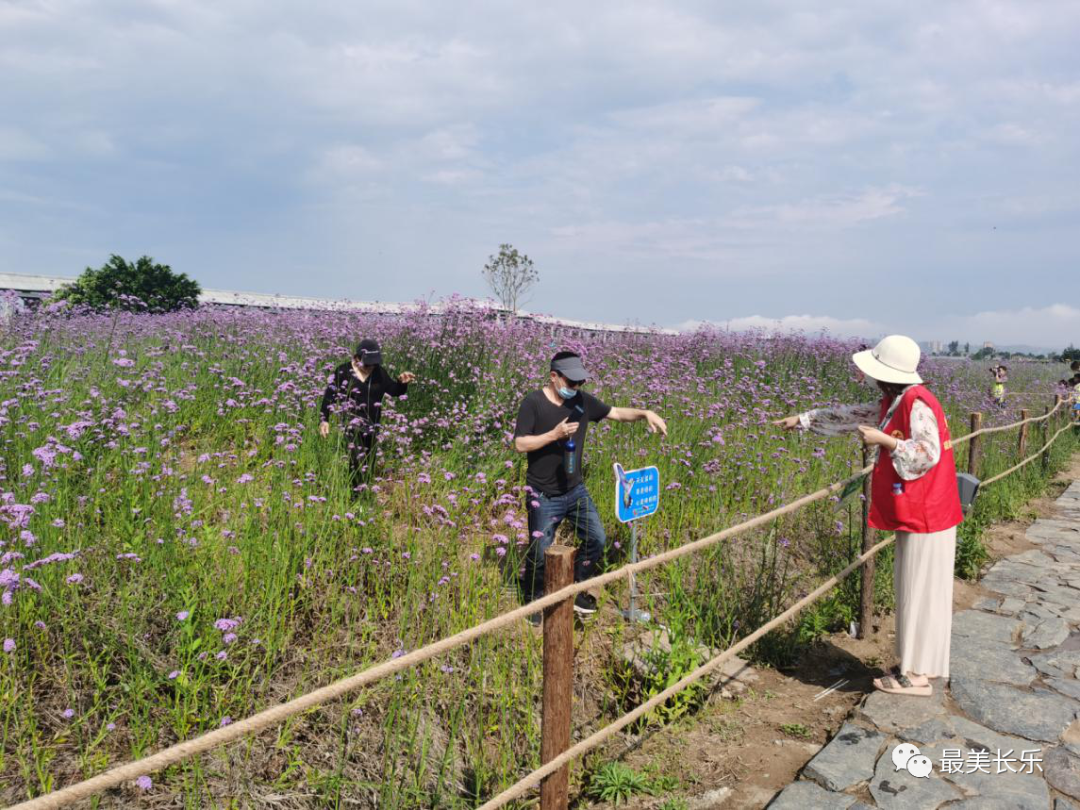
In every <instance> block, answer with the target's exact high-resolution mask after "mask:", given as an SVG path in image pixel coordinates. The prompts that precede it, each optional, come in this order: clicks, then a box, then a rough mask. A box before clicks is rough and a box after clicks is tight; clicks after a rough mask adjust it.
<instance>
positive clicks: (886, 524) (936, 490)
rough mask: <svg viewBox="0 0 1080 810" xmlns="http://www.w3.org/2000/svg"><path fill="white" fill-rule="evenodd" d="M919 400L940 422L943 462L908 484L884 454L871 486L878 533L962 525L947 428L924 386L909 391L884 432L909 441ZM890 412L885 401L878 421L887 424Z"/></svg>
mask: <svg viewBox="0 0 1080 810" xmlns="http://www.w3.org/2000/svg"><path fill="white" fill-rule="evenodd" d="M917 399H921V400H922V401H923V403H924V404H926V405H928V406H929V407H930V410H931V411H933V412H934V417H935V418H936V419H937V423H938V438H939V439H940V441H941V459H940V461H938V463H937V464H935V465H934V466H933V467H932V468H931V469H930V472H928V473H926V475H924V476H922V477H921V478H917V479H915V480H914V481H905V480H904V479H902V478H901V477H900V476H899V475H897V474H896V470H895V469H893V465H892V459H891V458H890V457H889V453H888V452H887V451H886V450H885V449H884V448H880V452H878V459H877V464H876V465H875V466H874V474H873V478H872V481H871V486H870V493H871V494H870V517H869V520H868V521H867V522H868V523H869V524H870V525H871V526H872V527H874V528H875V529H883V530H885V531H900V532H915V533H917V534H930V533H931V532H940V531H944V530H945V529H950V528H952V527H953V526H956V525H957V524H958V523H960V521H962V520H963V519H964V513H963V511H962V510H961V508H960V494H959V492H958V490H957V484H956V462H955V461H954V459H953V450H952V441H951V440H950V438H949V424H948V422H947V421H946V419H945V412H944V411H943V410H942V409H941V403H939V402H938V401H937V399H936V398H935V397H934V395H933V394H931V393H930V392H929V391H928V390H927V389H925V388H924V387H923V386H921V385H914V386H912V387H911V388H909V389H908V390H907V391H906V392H905V393H904V398H903V399H902V400H901V401H900V404H899V405H898V406H897V408H896V411H895V412H894V413H893V415H892V418H891V419H890V420H889V424H887V425H886V426H885V427H884V428H883V430H884V431H885V432H886V433H887V434H889V435H890V436H895V437H896V438H898V439H910V438H911V406H912V405H914V404H915V400H917ZM888 409H889V400H888V399H887V398H886V399H882V401H881V416H880V417H879V418H880V419H884V418H885V414H886V412H887V411H888ZM898 484H899V485H900V486H899V487H897V485H898Z"/></svg>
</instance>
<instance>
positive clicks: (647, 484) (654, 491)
mask: <svg viewBox="0 0 1080 810" xmlns="http://www.w3.org/2000/svg"><path fill="white" fill-rule="evenodd" d="M659 506H660V471H659V470H658V469H656V467H642V468H641V469H640V470H624V469H623V468H622V465H621V464H618V463H616V464H615V515H616V516H617V517H618V518H619V520H620V521H621V522H623V523H629V522H630V521H632V520H637V519H638V518H643V517H648V516H649V515H651V514H652V513H653V512H655V511H656V510H657V508H658V507H659Z"/></svg>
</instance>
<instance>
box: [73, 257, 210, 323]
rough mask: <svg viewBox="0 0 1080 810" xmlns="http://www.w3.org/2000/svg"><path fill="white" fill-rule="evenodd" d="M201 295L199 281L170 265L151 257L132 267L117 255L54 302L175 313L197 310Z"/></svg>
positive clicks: (79, 279) (74, 284)
mask: <svg viewBox="0 0 1080 810" xmlns="http://www.w3.org/2000/svg"><path fill="white" fill-rule="evenodd" d="M200 292H201V289H200V288H199V283H198V282H197V281H194V280H192V279H190V278H188V277H187V275H185V274H184V273H176V272H174V271H173V269H172V268H171V267H169V266H168V265H167V264H155V263H154V260H153V259H152V258H150V257H149V256H142V257H140V258H139V260H138V261H136V262H135V263H134V264H132V263H131V262H127V261H124V259H123V258H121V257H120V256H117V255H116V254H115V253H114V254H113V255H112V256H110V257H109V260H108V261H107V262H106V263H105V264H104V265H102V266H101V267H100V268H98V269H97V270H95V269H93V268H92V267H87V268H86V270H84V271H83V274H82V275H81V276H79V278H77V279H76V280H75V281H74V282H73V283H71V284H67V285H65V286H64V287H62V288H61V289H60V290H59V291H58V292H57V293H56V295H55V296H53V298H54V300H57V301H67V302H68V303H71V304H81V305H83V306H87V307H90V308H91V309H98V310H100V309H112V308H119V309H126V310H133V311H148V312H173V311H175V310H179V309H194V308H195V307H197V306H198V305H199V293H200Z"/></svg>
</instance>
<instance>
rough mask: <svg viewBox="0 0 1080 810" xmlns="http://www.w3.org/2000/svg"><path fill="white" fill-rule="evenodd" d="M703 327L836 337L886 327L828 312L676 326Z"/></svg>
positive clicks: (868, 333)
mask: <svg viewBox="0 0 1080 810" xmlns="http://www.w3.org/2000/svg"><path fill="white" fill-rule="evenodd" d="M702 326H713V327H717V328H721V329H729V330H731V331H733V332H747V331H751V330H761V331H765V332H767V333H770V334H771V333H774V332H804V333H807V334H818V333H821V332H827V333H829V334H830V335H834V336H836V337H862V338H868V337H873V336H875V335H879V334H882V331H883V330H882V327H881V325H880V324H877V323H875V322H873V321H870V320H867V319H865V318H847V319H844V318H833V317H830V316H828V315H785V316H783V317H781V318H767V317H765V316H763V315H750V316H747V317H743V318H731V319H730V320H726V321H695V320H689V321H683V322H682V323H681V324H679V325H678V326H677V327H675V328H676V329H679V330H681V331H693V330H694V329H698V328H700V327H702Z"/></svg>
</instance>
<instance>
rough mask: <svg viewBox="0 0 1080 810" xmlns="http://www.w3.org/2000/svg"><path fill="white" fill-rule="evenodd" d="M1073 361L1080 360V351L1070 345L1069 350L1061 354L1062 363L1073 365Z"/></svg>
mask: <svg viewBox="0 0 1080 810" xmlns="http://www.w3.org/2000/svg"><path fill="white" fill-rule="evenodd" d="M1073 360H1080V349H1078V348H1076V347H1075V346H1073V345H1072V344H1071V343H1070V344H1069V348H1067V349H1065V351H1063V352H1062V353H1061V362H1062V363H1071V362H1072V361H1073Z"/></svg>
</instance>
